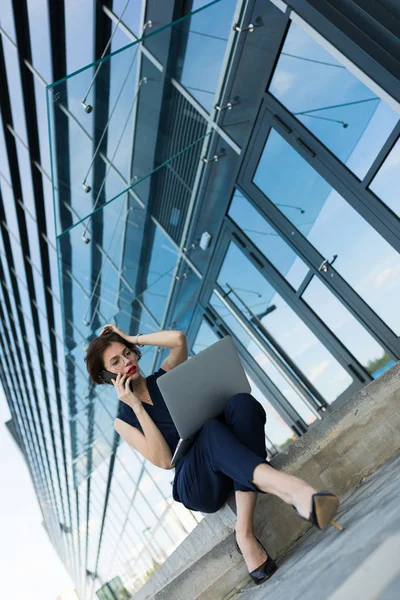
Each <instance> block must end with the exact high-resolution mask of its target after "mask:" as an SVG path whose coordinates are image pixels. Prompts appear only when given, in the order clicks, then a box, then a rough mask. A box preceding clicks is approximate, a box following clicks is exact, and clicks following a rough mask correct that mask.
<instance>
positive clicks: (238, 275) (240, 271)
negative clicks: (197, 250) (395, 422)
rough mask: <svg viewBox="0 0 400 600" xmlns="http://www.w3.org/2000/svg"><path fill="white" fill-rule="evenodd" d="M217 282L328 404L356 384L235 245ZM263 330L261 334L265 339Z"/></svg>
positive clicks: (230, 249)
mask: <svg viewBox="0 0 400 600" xmlns="http://www.w3.org/2000/svg"><path fill="white" fill-rule="evenodd" d="M217 282H218V283H219V284H220V286H221V287H222V288H223V289H224V290H225V291H226V292H227V293H229V294H230V295H229V297H230V299H231V300H232V302H234V303H235V305H236V306H237V308H238V310H239V311H240V312H241V313H242V314H243V315H244V316H245V317H246V318H247V319H249V320H250V321H252V322H253V323H254V325H255V326H256V327H259V325H258V324H259V323H260V324H261V325H262V328H265V329H266V330H267V331H268V333H269V334H270V335H271V336H272V337H273V339H274V340H275V342H274V343H272V342H271V343H270V342H268V344H269V345H271V346H274V344H275V343H276V344H278V345H279V346H280V347H281V348H282V349H283V350H284V351H285V352H286V353H287V355H288V356H289V357H290V358H291V359H292V360H293V362H294V363H295V364H296V365H297V366H298V367H299V369H300V370H301V371H302V372H303V373H304V375H305V376H306V377H307V378H308V379H309V380H310V382H312V383H313V385H314V386H315V387H316V388H317V390H318V391H319V392H320V393H321V394H322V395H323V396H324V397H325V398H326V400H327V402H333V401H334V400H336V398H337V397H338V396H339V395H340V394H341V393H342V392H344V390H345V389H346V388H347V387H348V386H349V385H350V384H351V383H352V378H351V377H350V375H349V374H348V373H347V372H346V371H345V370H344V369H343V368H342V367H341V365H340V364H339V363H338V362H337V360H336V359H335V358H334V357H333V356H332V355H331V354H330V352H328V350H327V349H326V348H325V346H324V345H323V344H322V343H321V342H320V341H319V339H318V338H317V337H316V335H314V334H313V333H312V332H311V330H310V329H309V328H308V327H307V325H306V324H305V323H304V322H303V321H302V320H301V319H300V317H299V316H298V315H297V314H296V313H295V312H294V310H292V309H291V308H290V307H289V305H288V304H287V303H286V302H285V301H284V299H283V298H282V297H281V296H280V295H279V294H278V293H277V292H276V291H275V290H274V288H273V287H272V286H271V285H270V284H269V283H268V282H267V281H266V280H265V279H264V277H263V276H262V275H261V274H260V273H259V272H258V271H257V269H256V268H255V267H254V266H253V265H252V264H251V263H250V261H249V260H248V259H247V258H246V257H245V256H244V254H243V253H242V252H241V251H240V250H239V248H238V247H237V246H236V244H234V243H231V244H230V245H229V248H228V252H227V253H226V256H225V260H224V263H223V265H222V267H221V271H220V273H219V276H218V279H217ZM229 288H233V293H232V292H229ZM236 293H238V294H239V296H240V298H241V300H239V299H238V297H237V294H236ZM248 309H251V311H252V312H253V314H256V315H257V317H258V319H257V320H256V319H254V317H252V316H251V314H250V312H249V310H248ZM267 311H268V312H267ZM262 328H261V327H259V331H260V333H261V335H263V336H264V332H263V330H262ZM278 352H279V350H278Z"/></svg>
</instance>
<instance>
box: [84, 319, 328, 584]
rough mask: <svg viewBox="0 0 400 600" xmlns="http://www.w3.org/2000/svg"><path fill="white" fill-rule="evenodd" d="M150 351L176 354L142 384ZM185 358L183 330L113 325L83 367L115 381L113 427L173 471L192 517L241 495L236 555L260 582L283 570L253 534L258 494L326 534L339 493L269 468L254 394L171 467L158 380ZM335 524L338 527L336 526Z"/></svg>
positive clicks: (172, 432)
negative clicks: (131, 330) (144, 354)
mask: <svg viewBox="0 0 400 600" xmlns="http://www.w3.org/2000/svg"><path fill="white" fill-rule="evenodd" d="M139 338H140V344H139ZM147 345H151V346H162V347H164V348H170V349H171V352H170V354H169V356H168V357H167V358H166V359H165V360H164V362H163V363H162V365H161V368H160V369H159V370H158V371H157V372H156V373H153V374H152V375H150V376H149V377H143V375H142V374H141V372H140V370H139V365H138V362H139V361H140V359H141V352H140V350H139V348H138V347H142V346H147ZM187 358H188V352H187V345H186V338H185V335H184V333H183V332H181V331H160V332H156V333H149V334H145V335H142V334H140V333H139V334H137V335H135V336H130V335H128V334H126V333H124V332H123V331H122V330H120V329H118V328H117V327H115V325H106V326H105V327H104V328H103V329H102V331H101V333H100V336H99V337H97V338H95V339H94V340H93V341H92V342H91V344H90V346H89V348H88V350H87V355H86V358H85V360H86V367H87V370H88V372H89V375H90V377H91V379H92V381H93V382H94V383H100V384H101V383H105V380H104V376H105V374H104V373H103V371H104V370H105V371H108V372H109V373H113V374H114V376H115V375H116V379H115V380H113V381H112V385H113V386H114V387H115V390H116V392H117V395H118V399H119V400H120V401H121V402H120V406H119V410H118V416H117V418H116V419H115V422H114V427H115V429H116V431H117V432H118V433H119V435H121V437H122V438H123V439H124V440H125V441H126V442H127V443H128V444H129V445H130V446H132V447H133V448H135V450H137V451H138V452H140V454H142V455H143V456H144V457H145V458H146V459H147V460H149V461H150V462H151V463H153V464H154V465H156V466H158V467H161V468H162V469H172V468H175V477H174V483H173V498H174V500H176V501H178V502H181V503H182V504H183V505H184V506H186V507H187V508H189V509H191V510H198V511H202V512H206V513H212V512H216V511H217V510H218V509H219V508H221V506H222V505H223V504H224V503H225V501H226V499H227V496H228V494H229V492H230V491H231V490H233V489H234V490H235V499H236V505H237V522H236V526H235V543H236V548H237V550H238V552H240V553H241V554H243V557H244V560H245V561H246V564H247V567H248V570H249V574H250V575H251V577H252V579H253V580H254V582H255V583H262V582H263V581H265V580H266V579H268V578H269V577H270V576H271V575H272V574H273V573H274V571H275V570H276V568H277V567H276V564H275V562H274V560H273V559H272V558H271V557H269V556H268V554H267V552H266V550H265V549H264V547H263V546H262V545H261V543H260V542H259V541H258V540H257V538H256V537H255V535H254V531H253V513H254V508H255V504H256V500H257V492H263V493H269V494H274V495H276V496H278V497H279V498H281V499H282V500H283V501H284V502H286V503H287V504H291V505H292V506H293V508H294V509H295V510H296V512H297V513H298V514H299V516H300V517H302V518H304V519H307V520H309V521H310V522H311V523H313V524H314V525H316V526H317V527H319V528H320V529H326V528H327V527H328V526H329V524H330V523H331V519H332V518H333V516H334V514H335V513H336V511H337V508H338V505H339V501H338V499H337V497H336V496H335V495H334V494H330V493H328V492H318V493H317V492H316V490H315V489H313V488H312V487H311V486H309V485H308V484H307V483H305V482H304V481H302V480H301V479H299V478H297V477H294V476H293V475H287V474H285V473H280V472H279V471H277V470H276V469H274V468H273V467H272V466H270V465H269V464H268V462H267V460H266V457H267V454H266V449H265V437H264V425H265V421H266V415H265V411H264V409H263V407H262V406H261V404H260V403H259V402H258V401H257V400H255V398H253V396H252V395H251V394H236V395H235V396H233V397H232V398H231V399H230V401H229V402H228V405H227V408H226V410H225V413H224V414H223V415H221V416H220V417H219V418H218V419H211V420H210V421H208V422H207V423H206V424H205V425H204V426H203V427H202V428H201V430H200V431H199V433H198V434H197V436H196V438H195V441H194V443H193V445H192V446H191V448H190V450H189V451H188V453H187V454H186V455H185V456H184V457H182V458H181V459H179V460H178V461H177V463H176V465H172V466H171V459H172V455H173V452H174V450H175V448H176V445H177V443H178V441H179V434H178V432H177V431H176V428H175V426H174V424H173V421H172V419H171V416H170V414H169V411H168V409H167V407H166V405H165V402H164V400H163V398H162V395H161V393H160V390H159V389H158V386H157V384H156V381H157V378H158V377H160V376H161V375H163V374H164V373H165V372H166V371H170V370H171V369H173V368H174V367H176V366H178V365H179V364H181V363H182V362H184V361H185V360H187ZM332 524H333V525H335V526H337V524H336V523H334V522H333V521H332ZM337 527H338V528H339V526H337Z"/></svg>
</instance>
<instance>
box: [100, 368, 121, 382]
mask: <svg viewBox="0 0 400 600" xmlns="http://www.w3.org/2000/svg"><path fill="white" fill-rule="evenodd" d="M101 377H102V379H103V381H105V382H106V383H111V382H112V380H113V379H114V380H115V379H117V374H116V373H111V371H106V370H105V369H103V370H102V372H101Z"/></svg>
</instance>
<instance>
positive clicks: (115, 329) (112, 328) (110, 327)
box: [100, 323, 127, 339]
mask: <svg viewBox="0 0 400 600" xmlns="http://www.w3.org/2000/svg"><path fill="white" fill-rule="evenodd" d="M104 333H118V335H120V336H121V337H122V338H124V339H126V338H127V334H126V333H125V332H124V331H122V329H119V328H118V327H117V326H116V325H113V324H112V323H108V324H107V325H104V327H103V329H102V330H101V331H100V335H103V334H104Z"/></svg>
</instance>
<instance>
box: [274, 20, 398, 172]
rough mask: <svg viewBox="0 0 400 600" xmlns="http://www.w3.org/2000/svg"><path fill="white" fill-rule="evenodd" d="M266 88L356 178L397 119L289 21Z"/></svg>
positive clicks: (390, 109) (376, 151)
mask: <svg viewBox="0 0 400 600" xmlns="http://www.w3.org/2000/svg"><path fill="white" fill-rule="evenodd" d="M269 91H270V92H271V93H272V94H273V95H274V96H275V97H276V98H277V99H278V100H279V101H280V102H282V104H283V105H284V106H286V108H287V109H288V110H290V112H292V113H293V114H294V115H295V116H296V117H297V118H298V119H299V121H301V122H302V123H303V124H304V125H305V126H306V127H308V129H310V131H311V132H312V133H313V134H314V135H315V136H316V137H317V138H318V139H320V140H321V141H322V142H323V143H324V144H325V145H326V146H327V147H328V148H329V150H331V151H332V152H333V153H334V154H335V155H336V156H337V157H338V158H339V159H340V160H342V161H343V162H344V163H345V164H346V165H347V166H348V167H349V168H350V169H351V170H352V171H353V172H354V173H355V174H356V175H357V176H358V177H359V178H360V179H362V178H363V177H364V175H365V174H366V172H367V171H368V169H369V167H370V166H371V165H372V163H373V161H374V159H375V158H376V156H377V154H378V152H379V151H380V149H381V148H382V146H383V144H384V143H385V141H386V139H387V138H388V136H389V134H390V132H391V131H392V129H393V127H394V126H395V125H396V123H397V122H398V120H399V116H398V114H397V113H396V112H395V111H394V110H393V109H392V108H390V107H389V106H388V105H387V104H385V102H383V100H381V99H380V98H379V97H378V96H376V95H375V94H374V93H373V92H372V91H371V90H370V89H369V88H367V87H366V86H365V85H364V84H363V83H361V81H359V80H358V79H357V78H356V77H355V76H354V75H352V73H350V72H349V71H348V70H347V69H346V67H344V66H343V65H342V64H340V63H339V62H338V61H337V60H336V59H335V58H333V56H331V55H330V54H329V53H328V52H327V51H326V50H324V49H323V48H321V46H319V44H317V42H315V41H314V40H313V39H312V38H311V37H309V36H308V35H307V34H306V33H305V32H304V31H303V30H302V29H300V28H299V27H297V26H296V25H295V24H294V23H292V24H291V25H290V29H289V33H288V35H287V38H286V41H285V44H284V46H283V49H282V52H281V56H280V58H279V61H278V64H277V67H276V70H275V74H274V76H273V78H272V81H271V85H270V88H269Z"/></svg>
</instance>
